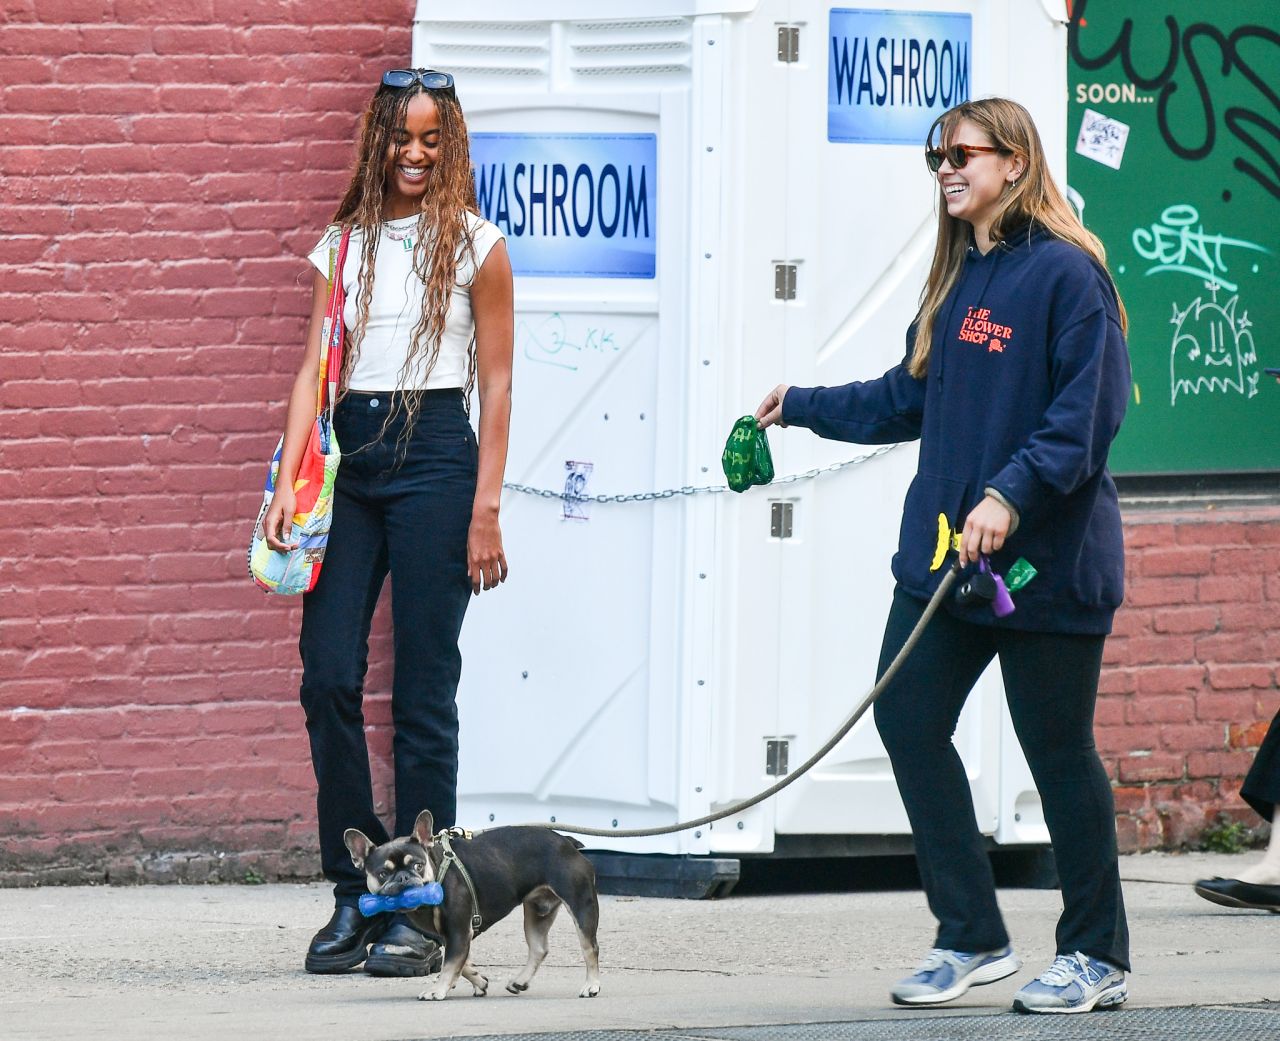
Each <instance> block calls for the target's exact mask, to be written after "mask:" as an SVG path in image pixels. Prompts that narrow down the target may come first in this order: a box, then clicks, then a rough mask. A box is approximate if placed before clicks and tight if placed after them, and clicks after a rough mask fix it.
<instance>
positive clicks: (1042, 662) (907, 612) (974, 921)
mask: <svg viewBox="0 0 1280 1041" xmlns="http://www.w3.org/2000/svg"><path fill="white" fill-rule="evenodd" d="M924 607H925V604H924V602H923V601H921V600H917V599H916V598H914V597H912V596H909V595H907V594H906V593H904V592H903V591H902V590H901V589H898V590H895V592H894V594H893V606H892V608H890V611H889V620H888V623H887V624H886V626H885V634H884V644H883V646H882V648H881V651H880V666H879V671H878V673H877V675H883V673H884V671H885V670H886V669H887V668H888V667H889V663H890V662H891V661H892V660H893V658H894V656H895V655H896V654H897V653H898V650H899V648H901V647H902V645H903V644H904V643H906V640H907V636H908V635H909V634H910V632H911V629H912V627H914V625H915V624H916V622H917V621H918V620H919V618H920V616H921V614H923V612H924ZM1103 640H1104V637H1102V636H1088V635H1078V634H1074V633H1036V632H1020V631H1016V630H1012V629H997V628H994V627H992V626H985V625H974V624H972V623H970V622H963V621H961V620H960V619H958V618H954V617H952V616H951V615H950V614H948V613H947V611H946V610H945V609H944V610H940V611H938V613H937V614H935V615H934V616H933V620H932V621H931V622H930V623H929V625H928V627H927V628H926V629H925V630H924V633H923V634H922V636H921V638H920V642H919V643H918V644H916V647H915V650H914V651H912V653H911V655H910V657H908V658H907V660H906V661H905V662H904V663H903V666H902V669H901V670H900V671H899V672H898V674H897V675H896V676H895V677H894V679H893V682H892V683H891V684H890V685H889V687H888V689H887V690H885V692H884V693H883V694H882V695H881V696H880V700H879V701H877V702H876V707H875V718H876V727H877V729H878V730H879V731H880V739H881V740H882V741H883V742H884V746H885V748H886V749H887V750H888V752H889V759H890V761H891V762H892V763H893V773H894V777H895V779H896V780H897V782H898V791H899V793H900V794H901V796H902V802H903V805H905V806H906V810H907V817H908V818H909V819H910V821H911V832H912V836H913V838H914V839H915V847H916V861H917V863H918V865H919V868H920V878H921V880H922V881H923V883H924V890H925V894H926V895H927V896H928V899H929V909H930V910H931V911H932V912H933V914H934V917H935V918H937V919H938V935H937V939H936V941H935V946H937V947H945V948H948V949H950V950H957V951H993V950H997V949H999V948H1001V947H1003V946H1004V945H1005V944H1006V943H1008V942H1009V934H1008V933H1007V932H1006V931H1005V927H1004V921H1003V920H1002V918H1001V917H1000V908H999V907H998V906H997V905H996V889H995V881H994V878H993V876H992V872H991V862H990V860H989V859H988V857H987V853H986V849H985V848H984V846H983V841H982V836H981V834H980V833H979V831H978V825H977V820H976V819H975V817H974V811H973V797H972V795H971V794H970V790H969V778H968V776H967V775H966V774H965V769H964V764H963V763H962V762H961V760H960V755H959V753H958V752H957V751H956V747H955V745H954V744H953V743H952V741H951V736H952V734H953V733H954V732H955V728H956V722H957V721H958V720H959V718H960V710H961V709H962V708H963V707H964V702H965V699H966V698H967V697H968V696H969V691H970V690H971V689H972V688H973V685H974V684H975V683H976V682H977V681H978V677H979V676H980V675H982V670H983V669H985V668H986V667H987V665H988V664H989V663H990V662H991V659H992V658H993V657H995V656H997V655H998V656H999V658H1000V671H1001V674H1002V675H1003V677H1004V687H1005V696H1006V699H1007V702H1008V705H1009V717H1010V719H1011V721H1012V722H1013V729H1014V731H1015V732H1016V733H1017V735H1018V742H1019V744H1021V745H1022V751H1023V753H1024V754H1025V755H1026V757H1027V765H1028V766H1030V767H1031V774H1032V776H1033V777H1034V778H1035V782H1036V788H1037V789H1038V790H1039V792H1040V799H1041V802H1042V804H1043V806H1044V818H1045V823H1046V824H1047V825H1048V827H1049V838H1050V841H1051V842H1052V843H1053V854H1054V859H1055V860H1056V861H1057V865H1058V878H1059V880H1060V881H1061V884H1062V905H1063V910H1062V917H1061V918H1059V920H1058V929H1057V936H1056V940H1057V951H1058V953H1059V954H1071V953H1073V952H1075V951H1083V952H1084V953H1085V954H1087V955H1089V956H1091V957H1094V958H1101V959H1102V960H1103V961H1106V962H1110V963H1111V964H1112V965H1116V966H1119V967H1120V968H1122V969H1128V968H1129V929H1128V925H1127V924H1126V920H1125V912H1124V898H1123V895H1122V894H1121V891H1120V872H1119V866H1118V863H1117V860H1116V820H1115V804H1114V801H1113V799H1112V797H1111V783H1110V781H1109V780H1108V779H1107V773H1106V770H1105V769H1103V766H1102V761H1101V760H1100V759H1099V758H1098V751H1097V748H1096V746H1095V745H1094V743H1093V706H1094V702H1095V701H1096V699H1097V694H1098V674H1099V672H1100V670H1101V668H1102V645H1103Z"/></svg>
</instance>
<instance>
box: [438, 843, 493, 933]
mask: <svg viewBox="0 0 1280 1041" xmlns="http://www.w3.org/2000/svg"><path fill="white" fill-rule="evenodd" d="M470 837H471V832H468V831H464V830H463V829H462V828H445V829H444V830H443V831H442V832H440V833H439V834H438V835H437V836H436V839H437V840H438V841H439V843H440V846H441V850H442V852H441V854H440V855H441V857H442V860H441V867H440V874H439V875H438V876H437V877H436V881H437V882H439V883H440V885H441V886H443V885H444V876H445V875H447V874H448V873H449V869H450V868H451V867H453V866H454V865H455V864H456V865H457V866H458V874H460V875H461V876H462V881H464V882H465V883H466V884H467V892H469V893H470V894H471V935H472V936H476V935H477V934H478V933H479V932H480V930H481V928H482V927H483V926H484V919H483V918H481V917H480V901H479V900H478V899H477V898H476V887H475V884H474V883H473V882H472V881H471V872H469V871H468V870H467V869H466V866H465V865H464V864H463V863H462V861H461V860H459V859H458V854H457V853H455V852H454V849H453V841H452V840H453V839H454V838H468V839H469V838H470Z"/></svg>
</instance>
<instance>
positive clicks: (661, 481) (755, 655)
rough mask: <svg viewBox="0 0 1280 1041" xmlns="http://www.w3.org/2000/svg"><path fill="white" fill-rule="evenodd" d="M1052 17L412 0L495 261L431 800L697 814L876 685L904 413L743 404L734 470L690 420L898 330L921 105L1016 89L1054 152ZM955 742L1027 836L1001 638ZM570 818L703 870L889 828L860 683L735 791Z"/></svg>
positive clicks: (879, 848) (988, 8)
mask: <svg viewBox="0 0 1280 1041" xmlns="http://www.w3.org/2000/svg"><path fill="white" fill-rule="evenodd" d="M925 8H927V10H925ZM641 12H643V13H641ZM1065 23H1066V12H1065V5H1064V4H1063V3H1062V2H1061V0H1056V2H1054V0H1043V2H1037V0H931V2H930V3H922V2H921V0H910V2H903V0H877V3H876V6H875V7H874V8H868V9H855V8H843V7H832V6H829V5H826V4H819V3H816V2H809V0H646V2H645V3H643V4H641V3H635V2H633V3H626V2H621V0H590V2H588V0H541V2H539V3H537V4H529V3H526V2H524V0H471V2H470V3H468V4H467V5H466V8H465V17H464V16H462V15H461V14H460V13H459V8H458V7H457V6H456V5H454V4H450V3H444V2H442V0H420V2H419V5H418V9H417V16H416V20H415V23H414V33H413V61H414V64H415V65H416V66H420V67H432V68H438V69H444V70H447V71H450V72H452V73H453V74H454V75H455V77H456V80H457V91H458V96H459V98H460V100H461V102H462V105H463V108H464V110H465V112H466V115H467V122H468V127H469V130H470V134H471V145H472V157H473V162H474V165H475V169H476V175H477V187H478V193H479V198H480V208H481V211H482V213H483V215H484V216H485V217H487V218H488V219H489V220H491V221H494V222H495V223H496V224H497V225H498V227H499V228H500V229H501V230H502V231H503V232H504V233H505V234H506V236H507V243H508V248H509V251H510V254H511V258H512V264H513V268H514V271H515V275H516V279H515V290H516V336H515V375H514V387H515V390H514V408H513V413H512V428H511V449H510V455H509V461H508V467H507V480H508V482H509V484H508V490H507V492H506V493H505V494H504V499H503V513H502V524H503V533H504V539H505V545H506V550H507V555H508V558H509V560H510V564H511V577H510V579H509V581H508V582H507V584H506V585H505V586H503V587H502V588H501V589H500V590H499V591H497V592H492V593H486V594H484V595H483V596H481V597H480V598H479V599H478V600H476V601H475V602H474V603H473V605H472V607H471V609H470V614H469V617H468V619H467V622H466V625H465V627H464V634H463V656H464V664H463V676H462V684H461V688H460V690H459V695H458V704H459V713H460V717H461V727H462V737H461V741H462V759H461V775H460V782H459V821H460V822H461V823H463V824H465V825H467V826H473V827H487V826H490V825H492V824H512V823H521V822H527V821H534V820H548V819H555V820H558V821H560V822H571V823H576V824H582V825H588V826H592V827H602V828H610V829H612V828H618V829H625V828H634V827H654V826H659V825H666V824H672V823H675V822H677V821H681V820H686V819H689V818H693V817H698V816H701V815H703V814H707V813H709V812H712V811H714V810H716V809H718V808H722V807H725V806H728V805H730V804H732V803H734V802H736V801H738V800H740V799H743V798H745V797H748V796H750V795H753V794H755V793H756V792H757V791H759V790H761V789H762V788H764V787H766V786H768V785H769V784H771V783H773V782H774V781H776V780H777V779H778V777H779V776H780V775H781V774H782V773H784V772H786V771H787V770H789V769H792V768H794V767H795V766H796V765H798V764H799V763H801V762H802V761H803V760H805V759H806V758H808V756H809V755H810V754H811V753H812V752H813V751H814V750H815V749H817V748H818V747H820V746H821V745H822V744H823V742H824V741H825V740H826V739H827V738H828V736H829V735H830V734H831V733H832V732H833V731H834V730H835V729H836V728H837V727H838V725H839V724H840V723H841V722H842V721H843V720H844V719H845V718H846V717H847V715H848V713H849V712H850V710H851V709H852V707H853V706H854V705H855V704H856V703H857V701H858V700H859V699H860V698H861V697H862V696H863V694H864V693H865V692H866V691H867V690H868V689H869V688H870V687H871V685H872V682H873V680H874V678H875V677H874V670H875V665H876V661H877V657H878V652H879V646H880V640H881V636H882V629H883V624H884V619H885V616H886V613H887V610H888V605H889V601H890V597H891V591H892V586H893V580H892V577H891V575H890V572H889V560H890V557H891V556H892V554H893V552H894V549H895V546H896V540H897V532H898V526H899V520H900V515H901V503H902V499H903V495H904V492H905V490H906V487H907V485H908V483H909V482H910V479H911V476H912V474H913V473H914V468H915V461H916V450H915V446H914V445H902V446H898V447H895V448H893V449H891V450H887V451H886V450H880V451H874V450H871V449H866V448H861V447H859V446H856V445H847V444H840V443H835V442H829V441H823V440H820V439H819V438H817V437H815V436H813V435H812V434H810V433H808V432H806V431H796V430H786V431H770V434H771V441H772V448H773V452H774V461H775V465H776V468H777V472H778V474H779V478H780V479H779V480H777V481H775V483H774V484H772V485H770V486H768V487H765V488H754V489H752V490H751V491H749V492H747V493H745V494H742V495H735V494H732V493H729V492H727V491H726V490H724V487H723V485H724V481H723V474H722V472H721V469H720V453H721V450H722V448H723V446H724V441H725V437H726V435H727V434H728V431H729V429H730V426H731V425H732V422H733V421H734V419H736V418H737V417H738V416H740V415H743V414H745V413H748V412H751V411H753V410H754V408H755V407H756V405H757V404H758V403H759V402H760V400H761V399H762V398H763V396H764V395H765V394H766V393H767V392H768V391H769V390H770V389H771V388H772V387H773V386H774V385H775V384H777V383H791V384H797V385H815V384H825V385H836V384H841V383H847V382H849V381H851V380H855V379H867V378H871V377H874V376H878V375H879V374H881V373H882V372H884V371H885V370H886V369H888V368H889V367H890V366H892V365H893V364H895V363H896V362H897V361H898V360H899V359H900V358H901V357H902V355H903V351H904V343H905V331H906V328H907V325H908V323H909V322H910V321H911V319H912V318H913V316H914V314H915V311H916V306H917V301H918V296H919V292H920V288H921V286H922V285H923V282H924V277H925V273H926V270H927V266H928V262H929V260H930V257H931V255H932V248H933V240H934V234H935V227H936V217H935V212H934V201H935V196H936V189H935V184H934V180H933V178H932V177H931V175H929V173H928V172H927V170H926V167H925V164H924V162H923V157H922V154H921V153H922V148H923V138H924V134H925V131H926V129H927V128H928V126H929V124H930V123H931V122H932V120H933V119H934V117H935V116H936V115H937V114H939V113H940V112H942V111H943V110H944V109H946V108H947V107H950V106H951V105H953V104H955V103H957V102H959V101H961V100H964V99H965V98H969V97H981V96H985V95H990V94H999V95H1006V96H1010V97H1013V98H1015V99H1017V100H1020V101H1022V102H1023V103H1024V104H1026V105H1027V107H1028V108H1029V109H1030V110H1031V111H1032V113H1033V114H1034V116H1035V117H1036V120H1037V123H1038V126H1039V129H1040V133H1041V136H1042V138H1043V139H1044V141H1045V143H1046V146H1047V147H1048V149H1049V158H1050V165H1051V167H1052V168H1053V171H1054V174H1055V176H1057V177H1058V178H1059V180H1060V181H1063V180H1065V169H1066V153H1065V134H1066V129H1065V117H1066V47H1065V40H1066V24H1065ZM566 493H567V494H568V496H569V497H567V498H566V497H564V496H565V495H566ZM600 497H607V500H608V501H601V498H600ZM955 741H956V744H957V746H958V747H959V749H960V751H961V754H962V756H963V759H964V762H965V764H966V766H967V769H968V773H969V778H970V783H971V785H972V789H973V796H974V803H975V808H976V812H977V815H978V819H979V822H980V825H981V828H982V831H983V832H984V833H985V834H987V835H989V836H990V838H991V841H992V844H993V846H1027V845H1032V846H1034V845H1037V844H1039V845H1043V844H1044V843H1045V842H1047V831H1046V829H1045V826H1044V820H1043V816H1042V814H1041V812H1040V800H1039V797H1038V795H1037V793H1036V790H1035V787H1034V785H1033V783H1032V781H1031V778H1030V774H1029V772H1028V770H1027V767H1026V765H1025V762H1024V761H1023V759H1022V755H1021V752H1020V750H1019V748H1018V745H1017V742H1016V740H1015V738H1014V736H1013V731H1012V729H1011V726H1010V724H1009V720H1008V714H1007V710H1006V708H1005V706H1004V699H1003V691H1002V688H1001V682H1000V677H999V670H998V667H997V666H994V665H993V667H992V668H991V669H990V670H988V672H987V674H986V675H984V677H983V678H982V679H981V680H980V681H979V683H978V685H977V687H976V688H975V690H974V692H973V695H972V697H971V698H970V701H969V703H968V706H967V708H966V710H965V713H964V715H963V717H962V720H961V723H960V727H959V729H958V731H957V733H956V737H955ZM588 845H589V846H590V847H591V848H593V849H599V850H613V851H618V852H623V853H649V854H674V855H679V856H675V857H670V858H651V859H650V862H654V861H656V862H657V863H658V864H659V867H656V868H654V869H653V870H654V871H656V872H657V873H659V874H662V873H663V872H666V873H667V874H669V875H671V876H673V877H679V876H680V875H681V872H689V871H692V872H693V873H694V874H697V870H698V868H697V864H698V861H699V860H701V861H703V862H704V863H705V862H708V861H710V862H715V861H719V862H720V864H719V868H718V870H720V871H721V874H720V875H718V876H717V877H719V878H721V879H723V878H726V877H731V876H732V870H731V869H730V868H725V867H724V862H729V863H730V864H733V863H735V862H736V858H739V857H741V856H745V855H773V856H786V855H800V854H813V855H819V854H832V853H836V854H848V855H857V854H859V853H881V852H906V851H908V850H909V849H910V839H909V826H908V823H907V819H906V815H905V813H904V811H903V808H902V806H901V803H900V801H899V799H898V795H897V790H896V787H895V785H894V781H893V776H892V772H891V770H890V767H889V762H888V759H887V756H886V754H885V752H884V750H883V748H882V746H881V745H880V742H879V740H878V738H877V735H876V732H875V728H874V724H873V723H872V721H871V719H870V718H865V719H864V720H863V721H862V722H861V723H860V724H859V725H858V726H857V727H856V728H855V729H854V730H853V732H851V733H850V734H849V735H848V736H847V737H846V738H845V740H844V741H843V742H841V744H840V745H839V746H837V748H836V749H835V750H834V751H833V752H832V753H831V754H830V755H829V756H827V758H826V759H825V760H824V761H823V762H822V763H820V764H819V765H818V766H817V767H816V768H815V769H814V770H813V771H812V772H810V773H809V774H807V775H806V776H805V777H803V778H801V779H800V780H799V781H797V783H795V784H794V785H792V786H791V787H790V788H788V789H787V790H786V791H784V792H783V793H781V794H780V795H779V796H777V797H776V798H773V799H771V800H768V801H766V802H764V803H762V804H761V805H758V806H756V807H755V808H753V809H751V810H749V811H747V812H745V813H743V814H741V815H740V816H737V817H731V818H728V819H726V820H723V821H720V822H718V823H716V824H715V825H714V826H712V827H706V828H700V829H696V830H688V831H682V832H679V833H676V834H670V835H665V836H661V837H658V838H649V839H630V840H628V839H594V838H593V839H590V840H589V842H588ZM726 871H727V872H728V874H727V875H726V874H725V873H724V872H726ZM704 874H705V872H704ZM713 874H714V872H713ZM707 877H710V876H707ZM695 888H696V887H695ZM707 888H708V889H709V890H710V889H714V888H715V886H714V885H713V884H710V883H709V884H708V886H707ZM720 888H721V889H723V888H725V887H724V886H723V885H722V886H721V887H720Z"/></svg>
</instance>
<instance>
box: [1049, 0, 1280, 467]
mask: <svg viewBox="0 0 1280 1041" xmlns="http://www.w3.org/2000/svg"><path fill="white" fill-rule="evenodd" d="M1069 48H1070V77H1071V79H1070V84H1069V98H1068V100H1069V110H1070V111H1069V119H1070V123H1069V125H1070V127H1071V132H1072V136H1073V140H1072V152H1071V156H1070V161H1069V164H1068V180H1069V182H1070V189H1071V190H1070V196H1071V198H1072V201H1073V202H1074V203H1075V205H1076V206H1077V208H1078V209H1079V210H1080V212H1081V216H1082V218H1083V219H1084V221H1085V224H1086V225H1087V226H1088V227H1089V228H1090V230H1092V231H1093V232H1094V233H1095V234H1097V235H1098V236H1099V237H1100V238H1101V239H1102V240H1103V243H1104V244H1105V245H1106V247H1107V253H1108V260H1109V263H1110V266H1111V269H1112V271H1113V273H1114V274H1115V277H1116V282H1117V285H1118V286H1119V289H1120V292H1121V295H1122V297H1123V299H1124V301H1125V304H1126V307H1127V308H1128V312H1129V317H1130V334H1129V345H1130V354H1131V357H1132V360H1133V373H1134V384H1133V396H1132V399H1131V402H1130V408H1129V412H1128V415H1127V417H1126V420H1125V426H1124V429H1123V430H1122V431H1121V435H1120V438H1119V440H1118V441H1117V443H1116V448H1115V452H1114V453H1113V457H1112V462H1113V469H1115V470H1116V472H1118V473H1197V472H1208V471H1218V472H1230V471H1246V470H1280V387H1276V386H1274V385H1270V384H1271V381H1269V380H1266V379H1265V377H1264V376H1263V374H1262V369H1263V368H1264V367H1273V366H1280V296H1278V295H1277V294H1276V293H1275V292H1274V290H1273V287H1274V286H1275V284H1276V281H1277V276H1278V275H1280V3H1276V2H1275V0H1240V2H1237V3H1233V4H1230V5H1212V6H1210V5H1206V4H1204V3H1202V2H1200V0H1162V2H1161V3H1158V4H1156V3H1151V2H1148V0H1075V2H1074V3H1073V4H1072V21H1071V26H1070V31H1069Z"/></svg>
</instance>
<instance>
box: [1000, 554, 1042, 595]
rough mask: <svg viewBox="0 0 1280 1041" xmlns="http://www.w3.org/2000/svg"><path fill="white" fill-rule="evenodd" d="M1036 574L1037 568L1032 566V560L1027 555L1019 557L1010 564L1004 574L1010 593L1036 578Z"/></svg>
mask: <svg viewBox="0 0 1280 1041" xmlns="http://www.w3.org/2000/svg"><path fill="white" fill-rule="evenodd" d="M1036 574H1037V572H1036V569H1035V568H1034V567H1032V566H1031V562H1030V561H1028V560H1027V559H1026V558H1025V557H1019V558H1018V559H1017V560H1015V561H1014V562H1013V563H1012V564H1011V565H1010V566H1009V570H1008V571H1006V572H1005V574H1004V584H1005V587H1006V588H1007V589H1008V590H1009V592H1010V593H1016V592H1017V591H1018V590H1019V589H1021V588H1022V587H1023V586H1025V585H1026V584H1027V583H1028V582H1030V581H1031V580H1032V579H1033V578H1035V577H1036Z"/></svg>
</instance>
